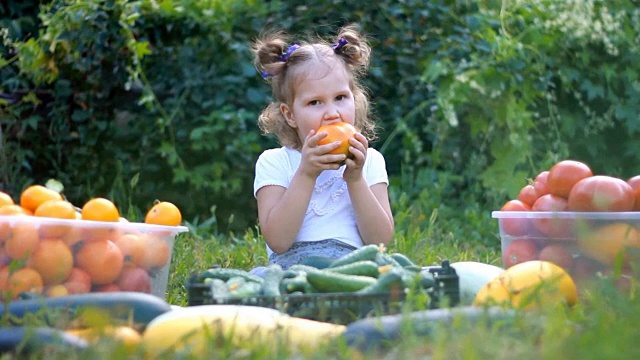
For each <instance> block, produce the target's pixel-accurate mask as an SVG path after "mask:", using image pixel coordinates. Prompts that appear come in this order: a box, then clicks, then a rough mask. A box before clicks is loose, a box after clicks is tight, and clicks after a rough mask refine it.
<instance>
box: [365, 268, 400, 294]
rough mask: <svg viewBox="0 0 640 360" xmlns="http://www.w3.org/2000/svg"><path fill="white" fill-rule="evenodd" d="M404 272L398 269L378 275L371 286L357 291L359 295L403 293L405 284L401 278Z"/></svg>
mask: <svg viewBox="0 0 640 360" xmlns="http://www.w3.org/2000/svg"><path fill="white" fill-rule="evenodd" d="M404 275H405V272H404V271H402V270H400V269H399V268H393V269H391V270H389V271H387V272H386V273H384V274H382V275H380V277H379V278H378V280H377V281H376V282H374V283H373V284H371V285H369V286H367V287H365V288H363V289H361V290H360V291H358V293H359V294H378V293H389V292H392V291H404V288H405V284H404V281H403V276H404Z"/></svg>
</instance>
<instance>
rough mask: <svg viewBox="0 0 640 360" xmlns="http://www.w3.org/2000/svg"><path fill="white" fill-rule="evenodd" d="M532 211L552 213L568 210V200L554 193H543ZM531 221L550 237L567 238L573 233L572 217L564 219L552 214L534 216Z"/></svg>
mask: <svg viewBox="0 0 640 360" xmlns="http://www.w3.org/2000/svg"><path fill="white" fill-rule="evenodd" d="M531 211H545V212H551V213H557V212H562V211H567V200H566V199H565V198H563V197H560V196H556V195H553V194H547V195H543V196H541V197H540V198H538V200H536V202H535V203H534V204H533V206H532V207H531ZM531 223H532V224H533V226H535V228H536V229H537V230H538V231H540V233H542V234H543V235H545V236H547V237H549V238H565V237H568V236H570V235H571V228H572V227H571V225H572V220H571V219H562V218H558V217H557V216H555V215H554V214H550V215H549V216H548V217H543V218H533V219H531Z"/></svg>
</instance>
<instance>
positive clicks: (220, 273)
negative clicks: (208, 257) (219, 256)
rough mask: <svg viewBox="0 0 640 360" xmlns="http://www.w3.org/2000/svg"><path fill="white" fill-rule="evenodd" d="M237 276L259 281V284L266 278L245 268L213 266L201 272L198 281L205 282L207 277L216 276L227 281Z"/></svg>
mask: <svg viewBox="0 0 640 360" xmlns="http://www.w3.org/2000/svg"><path fill="white" fill-rule="evenodd" d="M237 276H240V277H243V278H244V279H245V280H247V281H252V282H257V283H259V284H262V282H263V281H264V279H263V278H261V277H260V276H257V275H253V274H250V273H249V272H247V271H244V270H240V269H229V268H212V269H207V270H205V271H203V272H201V273H200V276H199V277H198V282H203V281H204V279H207V278H216V279H220V280H224V281H227V280H229V279H230V278H232V277H237Z"/></svg>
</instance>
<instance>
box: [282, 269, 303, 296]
mask: <svg viewBox="0 0 640 360" xmlns="http://www.w3.org/2000/svg"><path fill="white" fill-rule="evenodd" d="M280 287H281V290H283V291H284V292H285V293H287V294H291V293H293V292H298V291H301V292H306V291H307V289H308V287H309V282H308V281H307V274H306V273H300V274H298V276H296V277H294V278H291V279H283V280H282V281H281V285H280Z"/></svg>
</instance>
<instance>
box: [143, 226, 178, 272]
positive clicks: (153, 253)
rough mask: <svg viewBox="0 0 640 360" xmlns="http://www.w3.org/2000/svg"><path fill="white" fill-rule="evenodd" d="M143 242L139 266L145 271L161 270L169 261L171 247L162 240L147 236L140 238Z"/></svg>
mask: <svg viewBox="0 0 640 360" xmlns="http://www.w3.org/2000/svg"><path fill="white" fill-rule="evenodd" d="M142 239H144V242H145V249H146V251H145V252H144V258H143V259H142V263H141V264H139V265H140V267H141V268H143V269H145V270H151V269H153V268H161V267H163V266H165V265H166V264H167V263H168V262H169V260H170V259H171V247H170V246H169V244H167V242H166V241H164V240H163V239H162V238H159V237H157V236H154V235H151V234H147V235H145V236H143V237H142Z"/></svg>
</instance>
